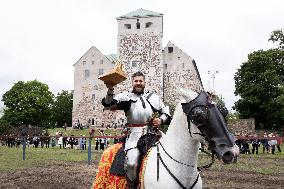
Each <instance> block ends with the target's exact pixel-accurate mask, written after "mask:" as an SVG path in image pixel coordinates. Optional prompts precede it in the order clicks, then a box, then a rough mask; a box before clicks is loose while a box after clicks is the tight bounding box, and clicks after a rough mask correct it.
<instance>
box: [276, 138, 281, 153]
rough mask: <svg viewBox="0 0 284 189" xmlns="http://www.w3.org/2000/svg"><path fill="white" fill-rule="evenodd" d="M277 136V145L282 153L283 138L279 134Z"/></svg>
mask: <svg viewBox="0 0 284 189" xmlns="http://www.w3.org/2000/svg"><path fill="white" fill-rule="evenodd" d="M276 137H277V145H276V147H277V150H278V153H281V147H280V146H281V144H282V138H281V137H280V136H279V134H277V135H276Z"/></svg>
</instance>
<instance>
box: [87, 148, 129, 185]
mask: <svg viewBox="0 0 284 189" xmlns="http://www.w3.org/2000/svg"><path fill="white" fill-rule="evenodd" d="M121 146H122V144H115V145H113V146H110V147H109V148H107V149H106V150H105V151H104V152H103V154H102V157H101V160H100V163H99V166H98V170H97V175H96V178H95V181H94V183H93V187H92V188H93V189H125V188H126V179H125V177H123V176H117V175H111V174H110V172H109V170H110V167H111V164H112V161H113V160H114V157H115V155H116V153H117V152H118V150H119V149H120V148H121Z"/></svg>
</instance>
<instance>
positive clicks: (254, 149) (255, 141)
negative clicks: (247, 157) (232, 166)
mask: <svg viewBox="0 0 284 189" xmlns="http://www.w3.org/2000/svg"><path fill="white" fill-rule="evenodd" d="M259 145H260V141H259V139H258V138H257V134H254V138H253V139H252V151H251V152H252V154H254V152H255V154H258V147H259Z"/></svg>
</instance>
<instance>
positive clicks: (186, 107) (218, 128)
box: [94, 90, 238, 189]
mask: <svg viewBox="0 0 284 189" xmlns="http://www.w3.org/2000/svg"><path fill="white" fill-rule="evenodd" d="M181 93H182V96H183V98H184V99H183V100H182V101H181V102H180V103H178V105H177V106H176V110H175V113H174V116H173V119H172V121H171V124H170V125H169V127H168V131H167V133H166V134H165V135H163V137H162V138H161V139H160V141H159V143H158V144H157V146H156V147H153V148H152V150H151V151H150V153H149V154H148V159H147V162H146V165H145V172H144V182H143V181H142V182H141V183H142V187H144V188H145V189H160V188H162V189H177V188H187V189H188V188H194V189H198V188H202V180H201V177H200V175H199V172H198V170H197V160H198V152H199V145H200V142H201V141H204V140H205V139H206V140H207V141H208V142H209V146H210V147H211V149H212V152H213V153H215V154H216V155H217V157H218V159H222V160H223V162H224V163H232V162H233V161H234V159H235V157H236V156H237V155H238V147H237V146H236V145H235V143H234V139H233V138H232V136H231V135H230V134H229V132H228V130H227V128H226V125H225V121H224V118H223V117H222V116H220V115H221V113H220V111H219V110H218V109H217V108H216V105H215V104H213V103H211V102H209V101H208V100H207V98H208V96H207V94H206V93H205V92H203V93H200V94H199V95H198V94H197V93H195V92H192V91H188V92H187V91H184V90H181ZM206 111H207V112H206ZM216 117H217V118H216ZM189 120H190V121H189ZM188 121H189V122H190V123H189V122H188ZM193 122H194V123H195V124H193ZM213 122H215V123H213ZM197 125H198V126H197ZM94 188H99V187H94ZM106 188H108V187H106ZM116 188H120V187H116Z"/></svg>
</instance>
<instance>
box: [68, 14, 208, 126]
mask: <svg viewBox="0 0 284 189" xmlns="http://www.w3.org/2000/svg"><path fill="white" fill-rule="evenodd" d="M116 19H117V23H118V35H117V54H109V55H104V54H102V53H101V52H100V51H99V50H98V49H97V48H96V47H95V46H92V47H91V48H90V49H89V50H88V51H87V52H86V53H85V54H84V55H83V56H82V57H81V58H80V59H79V60H78V61H77V62H76V63H75V64H74V68H75V70H74V96H73V111H72V121H73V123H76V122H78V121H79V122H80V123H81V124H83V125H89V126H92V125H93V126H107V125H109V126H113V125H114V124H115V125H117V126H122V125H123V124H124V123H125V117H124V112H121V111H117V112H110V111H104V110H103V106H102V105H101V100H102V98H103V97H105V95H106V91H107V88H106V87H105V85H104V83H103V82H102V81H101V80H99V79H98V77H99V76H100V75H102V74H104V73H107V72H108V71H110V70H111V69H112V68H113V67H114V61H115V60H117V59H119V60H120V61H121V62H123V64H124V67H125V70H124V71H125V73H127V75H128V79H127V80H125V81H123V82H122V83H120V84H118V85H117V86H116V87H115V93H116V94H117V93H118V92H122V91H131V89H132V87H131V75H132V74H133V73H134V72H136V71H138V70H140V71H142V72H143V73H144V74H145V75H146V79H145V80H146V87H145V91H151V92H155V93H157V94H158V95H159V96H160V97H162V98H163V100H164V102H165V104H167V105H169V106H170V108H173V107H174V106H175V105H176V103H177V102H178V100H179V99H180V96H179V94H178V92H177V90H176V87H177V86H179V87H183V88H190V89H193V90H195V91H200V90H202V89H203V86H202V82H201V78H200V75H199V72H198V69H197V66H196V63H195V61H194V60H193V59H192V58H191V57H190V56H189V55H187V54H186V53H185V52H183V51H182V50H181V49H179V48H178V47H177V46H175V45H174V44H173V43H171V42H169V43H168V44H167V45H166V46H165V47H162V38H163V14H160V13H157V12H153V11H149V10H145V9H139V10H136V11H133V12H130V13H128V14H125V15H122V16H119V17H117V18H116Z"/></svg>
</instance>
